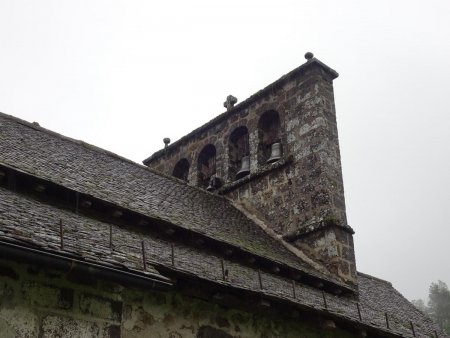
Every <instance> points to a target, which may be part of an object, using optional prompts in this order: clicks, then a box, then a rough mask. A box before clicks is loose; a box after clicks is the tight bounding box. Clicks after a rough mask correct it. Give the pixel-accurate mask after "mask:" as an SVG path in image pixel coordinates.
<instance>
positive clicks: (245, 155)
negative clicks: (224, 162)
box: [228, 126, 250, 179]
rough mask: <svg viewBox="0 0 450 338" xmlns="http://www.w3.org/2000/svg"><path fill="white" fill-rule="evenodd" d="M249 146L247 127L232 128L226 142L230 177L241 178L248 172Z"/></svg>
mask: <svg viewBox="0 0 450 338" xmlns="http://www.w3.org/2000/svg"><path fill="white" fill-rule="evenodd" d="M249 148H250V147H249V140H248V129H247V127H245V126H242V127H238V128H236V129H235V130H233V132H232V133H231V135H230V140H229V143H228V152H229V156H228V158H229V173H230V178H232V179H233V178H241V177H243V176H245V175H247V174H249V173H250V159H249V155H250V149H249ZM243 167H244V169H243Z"/></svg>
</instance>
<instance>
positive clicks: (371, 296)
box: [0, 188, 444, 337]
mask: <svg viewBox="0 0 450 338" xmlns="http://www.w3.org/2000/svg"><path fill="white" fill-rule="evenodd" d="M60 219H62V220H63V221H64V243H65V244H64V249H62V250H61V248H60V247H59V243H60V237H59V233H58V231H59V225H58V222H59V220H60ZM109 227H112V229H113V231H114V234H115V236H114V242H113V247H112V248H110V247H109ZM0 229H1V230H0V241H20V242H21V243H22V244H23V245H30V246H31V245H32V246H38V247H41V248H42V249H46V250H50V251H51V252H54V253H59V254H65V255H71V256H74V257H81V258H84V259H86V260H91V261H95V262H97V263H99V262H100V263H102V264H109V265H113V266H116V267H118V268H121V269H125V270H127V269H129V270H132V271H140V272H142V273H144V271H143V264H142V252H141V241H144V243H145V250H146V258H147V269H150V270H151V271H153V268H152V266H154V267H157V268H158V267H159V266H164V267H165V268H166V269H173V270H176V271H184V272H186V273H189V274H191V275H194V276H197V277H198V278H201V279H204V280H207V281H210V282H213V283H219V284H221V285H227V286H230V287H233V288H238V289H243V290H250V291H253V292H258V293H260V294H263V295H267V296H270V297H275V298H277V299H280V300H285V301H290V302H292V304H298V305H300V306H302V307H306V308H309V309H310V310H319V311H328V313H330V314H332V315H335V316H338V317H342V318H346V319H348V320H352V321H355V322H359V317H358V311H357V305H356V302H355V301H354V300H353V299H352V298H349V297H344V296H336V295H332V294H330V293H325V297H326V302H327V307H325V304H324V301H323V293H322V291H321V290H319V289H315V288H313V287H310V286H307V285H304V284H301V283H295V290H296V295H295V297H294V294H293V290H292V280H289V279H286V278H284V277H281V276H279V275H275V274H270V273H266V272H260V274H261V280H262V286H263V288H262V289H260V283H259V276H258V270H257V269H256V268H252V267H249V266H245V265H241V264H239V263H237V262H233V261H230V260H224V267H225V269H226V270H227V271H228V277H227V279H226V281H224V280H223V276H222V267H221V260H222V257H218V256H215V255H213V254H211V253H209V252H205V251H202V250H201V248H200V249H199V248H195V247H193V246H188V245H186V244H183V243H175V244H174V243H171V242H168V241H167V240H164V239H160V238H155V237H152V235H150V234H148V233H145V232H143V233H140V234H137V233H136V232H134V231H133V230H130V229H128V228H126V227H121V226H117V225H114V224H109V223H104V222H101V221H98V220H95V219H92V218H88V217H86V216H84V215H80V214H76V213H74V212H72V211H68V210H63V209H60V208H57V207H55V206H51V205H48V204H45V203H42V202H40V201H37V200H35V199H33V198H30V197H26V196H24V195H19V194H17V193H14V192H12V191H10V190H7V189H4V188H0ZM171 245H174V253H175V266H172V262H171ZM358 279H359V304H360V309H361V314H362V321H361V322H362V323H363V324H365V325H369V326H372V327H376V328H379V329H382V330H386V321H385V317H384V316H385V313H386V312H387V313H388V314H389V318H390V327H391V329H390V330H389V331H390V332H395V333H396V334H398V335H399V336H404V337H412V331H411V328H410V321H412V322H413V323H414V325H415V328H416V335H417V336H418V337H422V336H423V337H424V336H426V335H427V334H428V335H431V334H432V333H433V332H434V330H436V329H437V327H436V325H435V324H434V323H433V322H432V321H431V320H430V319H429V318H428V317H426V316H425V315H423V314H422V313H421V312H420V311H419V310H417V309H415V307H414V306H413V305H412V304H411V303H409V302H408V301H407V300H406V299H405V298H404V297H403V296H401V294H400V293H398V291H396V290H395V289H394V288H393V287H392V285H391V284H390V283H388V282H385V281H382V280H379V279H377V278H374V277H372V276H369V275H366V274H362V273H359V274H358ZM440 336H441V337H444V335H441V334H440Z"/></svg>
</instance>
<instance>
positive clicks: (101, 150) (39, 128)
mask: <svg viewBox="0 0 450 338" xmlns="http://www.w3.org/2000/svg"><path fill="white" fill-rule="evenodd" d="M0 117H4V118H7V119H9V120H11V121H14V122H16V123H19V124H21V125H23V126H26V127H29V128H32V129H34V130H36V131H40V132H43V133H46V134H48V135H50V136H52V137H57V138H59V139H62V140H64V141H69V142H71V143H74V144H76V145H80V146H83V147H85V148H86V149H89V150H93V151H96V152H98V153H101V154H104V155H107V156H111V157H113V158H115V159H118V160H120V161H123V162H126V163H129V164H132V165H134V166H136V167H138V168H141V169H144V170H147V171H150V172H151V173H153V174H155V175H158V176H161V177H164V178H166V179H169V180H171V181H173V182H177V183H178V184H182V185H185V186H187V187H189V188H191V189H194V190H197V191H200V192H202V193H204V194H209V195H211V196H215V197H217V198H219V199H223V200H227V199H226V198H225V197H224V196H222V195H217V194H213V193H211V192H209V191H206V190H204V189H201V188H199V187H196V186H193V185H190V184H188V183H186V182H185V181H183V180H181V179H179V178H176V177H174V176H171V175H168V174H165V173H163V172H161V171H158V170H155V169H153V168H150V167H147V166H145V165H143V164H140V163H138V162H134V161H133V160H130V159H128V158H126V157H123V156H121V155H118V154H116V153H114V152H112V151H110V150H107V149H104V148H100V147H97V146H95V145H93V144H90V143H88V142H85V141H83V140H78V139H75V138H72V137H69V136H65V135H62V134H60V133H57V132H55V131H53V130H51V129H47V128H44V127H42V126H41V125H39V123H37V122H28V121H26V120H23V119H21V118H18V117H16V116H13V115H10V114H6V113H3V112H0ZM227 201H228V200H227ZM230 204H231V203H230Z"/></svg>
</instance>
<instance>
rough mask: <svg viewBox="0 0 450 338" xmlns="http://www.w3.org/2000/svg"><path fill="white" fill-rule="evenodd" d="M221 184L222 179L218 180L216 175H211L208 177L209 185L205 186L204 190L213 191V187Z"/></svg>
mask: <svg viewBox="0 0 450 338" xmlns="http://www.w3.org/2000/svg"><path fill="white" fill-rule="evenodd" d="M221 185H222V181H221V180H220V178H218V177H216V175H213V176H211V178H210V179H209V185H208V186H207V187H206V190H207V191H213V190H215V189H218V188H220V186H221Z"/></svg>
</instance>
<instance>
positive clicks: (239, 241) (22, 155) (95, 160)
mask: <svg viewBox="0 0 450 338" xmlns="http://www.w3.org/2000/svg"><path fill="white" fill-rule="evenodd" d="M0 164H3V165H5V166H8V167H11V168H15V169H17V170H20V171H22V172H25V173H28V174H30V175H33V176H36V177H39V178H42V179H45V180H48V181H50V182H54V183H56V184H58V185H61V186H63V187H66V188H69V189H72V190H75V191H77V192H80V193H83V194H88V195H90V196H93V197H95V198H98V199H100V200H104V201H107V202H110V203H113V204H115V205H117V206H121V207H123V208H125V209H128V210H132V211H134V212H137V213H140V214H143V215H146V216H149V217H151V218H153V219H156V220H158V219H159V220H163V221H166V222H169V223H171V224H173V225H177V226H180V227H182V228H185V229H188V230H189V231H191V232H194V233H199V234H203V235H206V236H208V237H210V238H213V239H215V240H218V241H221V242H224V243H228V244H231V245H233V246H235V247H238V248H240V249H243V250H245V251H247V252H250V253H252V254H255V255H257V256H260V257H265V258H267V259H270V260H273V261H276V262H278V263H280V264H282V265H288V266H290V267H292V268H294V269H297V270H299V271H303V272H306V273H308V274H309V275H312V276H316V277H318V278H320V279H322V280H326V281H331V282H333V283H335V284H338V285H342V286H344V287H345V285H344V284H343V283H342V282H340V281H339V280H337V279H335V278H333V277H332V276H330V275H326V274H324V273H321V272H319V271H317V270H316V269H315V268H314V267H313V266H312V265H310V264H309V263H308V262H306V261H303V260H301V259H299V258H298V257H297V256H296V255H295V254H293V253H292V252H290V251H288V250H287V249H286V248H285V247H284V246H283V245H282V244H281V243H280V242H279V241H277V240H275V239H273V238H272V237H270V236H268V235H267V234H266V233H265V232H264V230H262V229H261V228H260V227H259V226H257V225H256V224H254V223H253V222H252V221H251V220H250V219H248V218H247V217H246V216H245V215H244V214H243V213H242V212H241V211H239V210H238V209H236V208H235V207H234V206H233V205H232V204H231V202H230V201H228V200H227V199H225V198H224V197H221V196H217V195H214V194H210V193H207V192H205V191H204V190H201V189H198V188H195V187H191V186H189V185H187V184H185V183H184V182H182V181H180V180H177V179H174V178H171V177H166V176H163V175H162V174H160V173H157V172H154V171H152V170H151V169H149V168H147V167H145V166H142V165H139V164H136V163H134V162H132V161H130V160H127V159H124V158H122V157H120V156H118V155H115V154H113V153H110V152H107V151H105V150H103V149H100V148H97V147H94V146H91V145H88V144H86V143H84V142H81V141H76V140H73V139H70V138H67V137H63V136H61V135H59V134H56V133H54V132H51V131H48V130H46V129H44V128H41V127H39V126H36V125H34V124H31V123H28V122H26V121H22V120H20V119H17V118H14V117H12V116H9V115H5V114H2V113H0Z"/></svg>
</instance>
